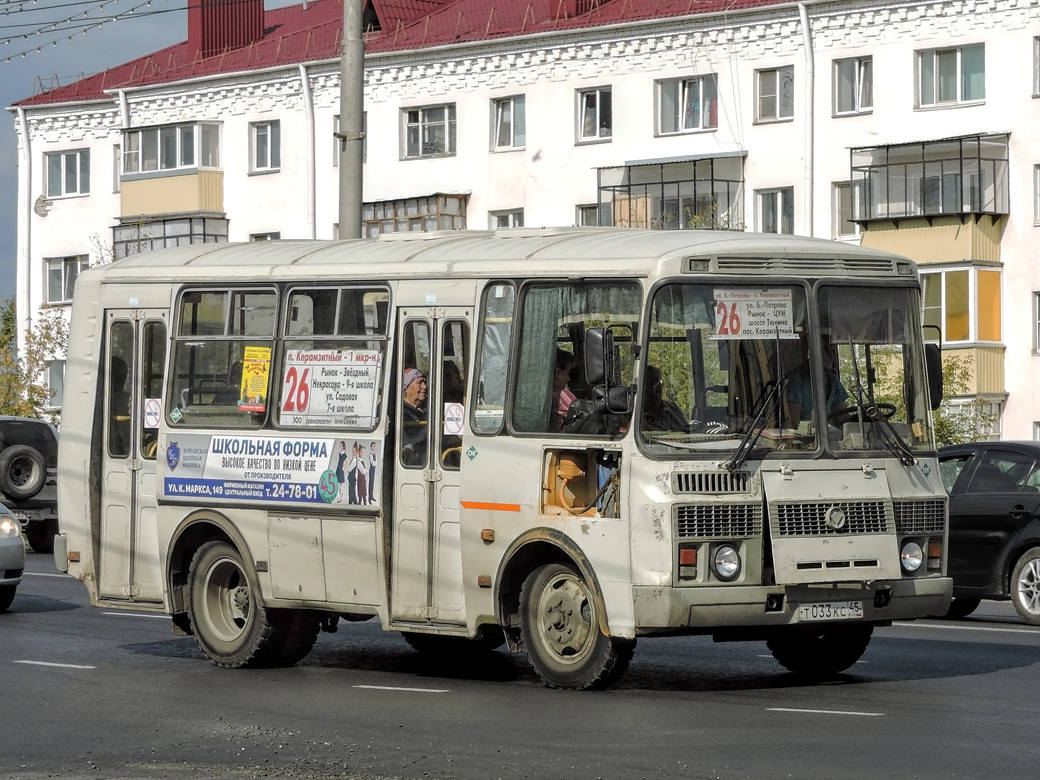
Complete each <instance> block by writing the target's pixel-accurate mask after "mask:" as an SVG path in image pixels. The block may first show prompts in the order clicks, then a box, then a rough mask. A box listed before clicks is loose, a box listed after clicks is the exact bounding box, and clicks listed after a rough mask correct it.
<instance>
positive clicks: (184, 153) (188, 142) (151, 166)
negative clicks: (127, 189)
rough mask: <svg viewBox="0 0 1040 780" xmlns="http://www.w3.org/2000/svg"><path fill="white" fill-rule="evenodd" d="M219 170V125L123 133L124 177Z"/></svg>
mask: <svg viewBox="0 0 1040 780" xmlns="http://www.w3.org/2000/svg"><path fill="white" fill-rule="evenodd" d="M219 167H220V125H217V124H212V123H210V124H207V123H203V122H195V123H192V124H185V125H164V126H162V127H144V128H140V129H137V130H124V131H123V176H127V175H130V176H133V175H134V174H140V173H153V172H158V171H178V170H185V169H188V170H194V169H197V168H219Z"/></svg>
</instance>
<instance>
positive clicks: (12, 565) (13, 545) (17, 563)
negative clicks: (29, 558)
mask: <svg viewBox="0 0 1040 780" xmlns="http://www.w3.org/2000/svg"><path fill="white" fill-rule="evenodd" d="M24 569H25V542H24V541H23V540H22V524H21V523H20V522H18V518H17V517H15V516H14V515H13V514H11V510H10V509H8V508H7V507H6V506H4V505H3V504H0V612H6V611H7V608H8V607H9V606H11V602H12V601H14V592H15V590H16V589H17V588H18V585H19V584H20V583H21V581H22V570H24Z"/></svg>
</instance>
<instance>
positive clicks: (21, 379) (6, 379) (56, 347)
mask: <svg viewBox="0 0 1040 780" xmlns="http://www.w3.org/2000/svg"><path fill="white" fill-rule="evenodd" d="M16 322H17V312H16V310H15V302H14V299H13V298H8V299H7V300H5V301H3V303H2V308H0V414H9V415H15V416H18V417H36V418H44V419H49V420H50V421H51V422H55V423H56V422H57V419H56V417H57V415H56V414H54V413H53V412H51V411H50V410H48V409H47V407H48V406H50V405H51V403H50V394H51V393H50V388H49V387H48V385H47V376H46V374H47V365H48V363H49V362H50V361H51V360H52V359H53V358H54V357H55V356H61V355H64V354H65V349H66V347H67V346H68V343H69V328H68V325H67V324H66V322H65V319H64V318H63V317H62V313H61V311H60V310H58V309H43V308H41V309H40V314H39V316H38V317H37V318H36V320H35V322H30V323H29V329H28V330H27V331H26V334H25V345H24V347H23V349H22V350H21V352H19V350H18V343H17V338H16V327H15V324H16Z"/></svg>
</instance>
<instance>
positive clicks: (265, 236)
mask: <svg viewBox="0 0 1040 780" xmlns="http://www.w3.org/2000/svg"><path fill="white" fill-rule="evenodd" d="M281 237H282V234H281V232H280V231H278V230H274V231H271V232H270V233H250V234H249V240H250V241H277V240H279V239H280V238H281Z"/></svg>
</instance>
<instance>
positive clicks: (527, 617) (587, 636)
mask: <svg viewBox="0 0 1040 780" xmlns="http://www.w3.org/2000/svg"><path fill="white" fill-rule="evenodd" d="M520 635H521V637H522V638H523V642H524V648H525V649H526V650H527V657H528V659H529V660H530V662H531V666H533V667H534V670H535V672H537V673H538V676H539V677H541V678H542V681H543V682H544V683H545V684H546V685H547V686H549V687H550V688H567V689H571V690H586V689H590V688H605V687H607V686H609V685H610V684H612V683H613V682H615V681H616V680H618V679H620V677H621V675H622V674H624V672H625V669H627V668H628V663H629V661H631V660H632V653H633V651H634V649H635V641H633V640H623V639H617V638H615V637H611V636H609V635H607V634H605V633H603V631H601V630H600V621H599V616H598V615H597V614H596V599H595V597H594V595H593V590H592V588H591V587H590V586H589V584H588V583H587V582H586V581H585V579H584V577H582V576H581V574H580V573H579V572H578V571H576V570H575V569H574V568H572V567H571V566H566V565H564V564H560V563H551V564H548V565H546V566H542V567H541V568H538V569H535V570H534V571H533V572H532V573H531V574H530V575H529V576H528V577H527V579H526V580H525V581H524V584H523V587H522V588H521V590H520Z"/></svg>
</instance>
